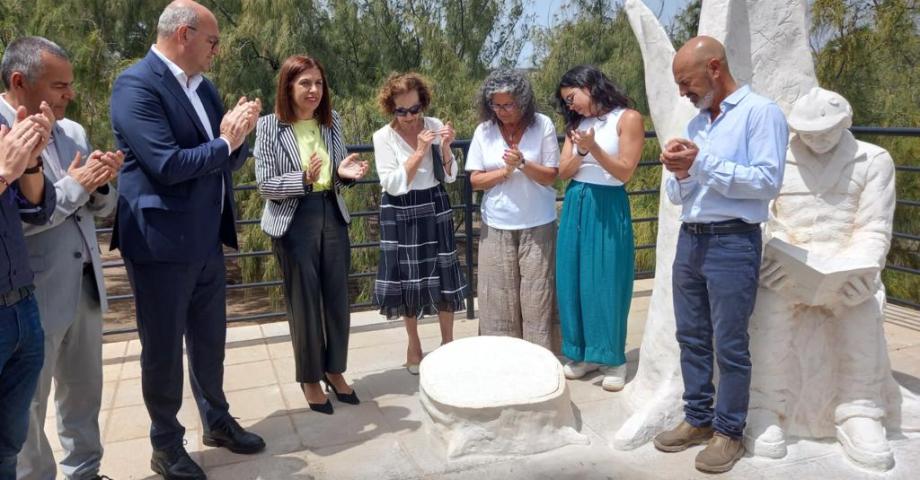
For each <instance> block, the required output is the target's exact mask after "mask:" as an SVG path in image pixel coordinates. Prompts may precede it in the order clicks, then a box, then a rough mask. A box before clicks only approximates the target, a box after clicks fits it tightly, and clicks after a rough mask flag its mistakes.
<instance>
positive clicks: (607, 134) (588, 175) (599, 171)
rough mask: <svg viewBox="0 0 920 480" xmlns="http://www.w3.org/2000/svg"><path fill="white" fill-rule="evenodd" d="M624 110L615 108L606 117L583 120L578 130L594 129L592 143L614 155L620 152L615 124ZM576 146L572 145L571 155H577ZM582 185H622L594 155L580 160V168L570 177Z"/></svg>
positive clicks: (618, 136)
mask: <svg viewBox="0 0 920 480" xmlns="http://www.w3.org/2000/svg"><path fill="white" fill-rule="evenodd" d="M625 111H626V109H624V108H617V109H615V110H613V111H611V112H610V113H608V114H606V115H602V116H599V117H591V118H583V119H581V123H579V124H578V130H589V129H591V128H593V129H594V141H595V142H597V144H598V145H599V146H600V147H601V148H602V149H604V151H605V152H607V153H609V154H611V155H616V154H617V153H619V151H620V135H619V134H618V133H617V124H618V123H619V122H620V116H621V115H623V112H625ZM577 148H578V146H577V145H572V153H574V154H575V155H578V152H577V150H576V149H577ZM572 178H573V179H574V180H578V181H579V182H583V183H593V184H597V185H612V186H619V185H623V182H621V181H619V180H618V179H617V178H616V177H614V176H613V175H611V174H610V172H608V171H607V170H605V169H604V167H602V166H601V165H600V164H599V163H597V159H596V158H594V155H591V154H590V153H589V154H588V155H587V156H585V157H584V158H582V159H581V166H579V167H578V172H576V173H575V176H574V177H572Z"/></svg>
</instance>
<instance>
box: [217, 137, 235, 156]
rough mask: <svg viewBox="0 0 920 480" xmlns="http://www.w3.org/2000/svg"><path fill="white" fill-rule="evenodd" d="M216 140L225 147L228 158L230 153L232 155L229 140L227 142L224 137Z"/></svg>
mask: <svg viewBox="0 0 920 480" xmlns="http://www.w3.org/2000/svg"><path fill="white" fill-rule="evenodd" d="M217 138H218V139H219V140H220V141H222V142H224V144H225V145H227V155H228V156H229V155H230V154H231V153H233V149H232V148H230V140H227V139H226V138H224V137H217Z"/></svg>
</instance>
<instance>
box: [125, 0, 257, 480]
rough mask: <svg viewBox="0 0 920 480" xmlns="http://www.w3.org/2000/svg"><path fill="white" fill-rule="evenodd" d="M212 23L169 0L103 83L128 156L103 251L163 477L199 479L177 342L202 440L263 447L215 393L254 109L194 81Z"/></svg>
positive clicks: (207, 55)
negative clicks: (110, 82)
mask: <svg viewBox="0 0 920 480" xmlns="http://www.w3.org/2000/svg"><path fill="white" fill-rule="evenodd" d="M218 43H219V30H218V26H217V19H216V18H215V17H214V14H212V13H211V12H210V11H209V10H208V9H206V8H205V7H203V6H201V5H199V4H197V3H195V2H192V1H188V0H178V1H175V2H172V3H170V4H169V5H168V6H167V7H166V9H164V10H163V13H162V15H161V16H160V19H159V22H158V24H157V42H156V44H155V45H154V46H152V47H151V49H150V52H149V53H148V54H147V56H146V57H145V58H144V59H143V60H141V61H139V62H137V63H136V64H134V65H132V66H131V67H130V68H128V69H127V70H125V71H124V72H123V73H122V74H121V75H120V76H119V77H118V79H117V80H116V81H115V85H114V87H113V90H112V100H111V110H112V111H111V117H112V129H113V131H114V133H115V140H116V142H117V144H118V148H119V149H121V151H122V152H124V153H125V163H124V167H123V169H122V171H121V173H120V174H119V177H118V187H119V191H120V198H119V200H118V207H117V211H116V218H115V228H114V231H113V234H112V248H118V249H120V250H121V254H122V257H123V258H124V259H125V266H126V268H127V271H128V278H129V280H130V282H131V288H132V289H133V291H134V298H135V306H136V308H137V326H138V331H139V335H140V340H141V345H142V347H143V349H142V352H141V381H142V391H143V395H144V403H145V404H146V406H147V411H148V412H149V414H150V419H151V428H150V440H151V443H152V444H153V458H152V460H151V468H152V469H153V470H154V471H155V472H157V473H159V474H161V475H163V476H164V477H166V478H167V479H172V478H176V479H187V478H194V479H197V478H206V477H205V474H204V472H203V471H202V470H201V468H200V467H199V466H198V465H197V464H195V462H194V461H193V460H192V459H191V457H189V455H188V452H186V450H185V448H184V447H183V435H184V433H185V429H184V427H183V426H182V425H181V424H180V423H179V422H178V420H177V419H176V414H177V413H178V411H179V408H180V406H181V404H182V381H183V374H182V337H183V335H184V336H185V344H186V350H187V352H188V364H189V377H190V383H191V387H192V393H193V395H194V398H195V401H196V403H197V404H198V409H199V413H200V415H201V422H202V427H203V431H204V435H203V439H202V440H203V443H204V444H205V445H209V446H219V447H226V448H228V449H229V450H231V451H233V452H235V453H256V452H259V451H261V450H262V449H264V448H265V442H264V441H263V440H262V439H261V438H260V437H258V436H257V435H255V434H252V433H249V432H246V431H245V430H243V428H242V427H241V426H240V425H239V424H238V423H237V422H236V421H235V420H234V419H233V417H231V416H230V413H229V406H228V404H227V400H226V397H225V396H224V392H223V361H224V343H225V339H226V304H225V299H226V285H225V281H226V280H225V267H224V256H223V252H222V248H223V247H222V244H223V245H227V246H230V247H233V248H237V240H236V230H235V225H234V214H233V195H232V178H231V172H232V170H236V169H238V168H240V167H241V166H242V164H243V162H244V161H245V160H246V158H247V154H248V150H247V148H246V145H245V144H244V140H245V138H246V136H247V135H248V134H249V133H250V132H251V131H252V130H253V128H254V127H255V122H256V120H257V119H258V115H259V111H260V110H261V104H260V103H259V101H258V100H256V101H247V100H246V98H245V97H243V98H241V99H240V101H239V102H238V103H237V105H236V106H235V107H234V108H233V109H232V110H230V111H229V112H227V113H226V114H224V113H223V112H224V108H223V104H222V102H221V100H220V97H219V95H218V93H217V89H216V88H215V87H214V85H213V84H212V83H211V82H210V81H209V80H208V79H206V78H204V77H203V76H202V73H203V72H206V71H207V70H208V69H209V68H210V66H211V61H212V59H213V58H214V56H215V55H216V54H217V50H218Z"/></svg>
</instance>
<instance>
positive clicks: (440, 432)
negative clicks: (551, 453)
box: [419, 336, 588, 460]
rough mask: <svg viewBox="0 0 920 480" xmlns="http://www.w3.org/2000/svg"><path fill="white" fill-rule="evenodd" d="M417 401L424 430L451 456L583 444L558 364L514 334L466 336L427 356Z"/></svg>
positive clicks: (528, 451) (516, 452) (520, 452)
mask: <svg viewBox="0 0 920 480" xmlns="http://www.w3.org/2000/svg"><path fill="white" fill-rule="evenodd" d="M419 398H420V401H421V404H422V408H423V409H424V410H425V412H426V413H427V414H428V415H427V416H426V418H425V423H426V427H427V429H428V432H429V433H430V434H431V435H432V436H433V437H435V438H437V439H438V440H440V442H441V443H443V445H444V446H445V447H446V454H447V458H448V459H449V460H457V459H459V458H461V457H466V456H481V455H485V456H504V455H527V454H533V453H538V452H545V451H548V450H552V449H555V448H559V447H563V446H565V445H572V444H581V445H584V444H587V443H588V438H587V437H586V436H584V435H582V434H580V433H579V432H578V430H577V428H576V425H575V415H574V412H573V411H572V403H571V400H570V398H569V391H568V389H567V387H566V382H565V376H564V375H563V373H562V365H561V364H560V363H559V361H558V360H557V359H556V357H555V356H554V355H553V354H552V353H551V352H550V351H549V350H546V349H545V348H543V347H539V346H537V345H534V344H532V343H530V342H526V341H524V340H520V339H517V338H509V337H489V336H483V337H472V338H465V339H462V340H457V341H455V342H452V343H449V344H447V345H445V346H443V347H441V348H438V349H437V350H435V351H434V352H432V353H430V354H428V355H427V356H426V357H425V359H424V360H423V361H422V364H421V366H420V378H419Z"/></svg>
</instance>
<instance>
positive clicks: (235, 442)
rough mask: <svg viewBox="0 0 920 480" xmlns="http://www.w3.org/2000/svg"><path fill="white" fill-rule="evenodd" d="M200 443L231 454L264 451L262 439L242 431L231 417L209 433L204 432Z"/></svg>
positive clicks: (213, 427) (212, 428) (215, 426)
mask: <svg viewBox="0 0 920 480" xmlns="http://www.w3.org/2000/svg"><path fill="white" fill-rule="evenodd" d="M201 441H202V443H204V444H205V445H207V446H209V447H224V448H226V449H227V450H230V451H231V452H233V453H241V454H244V455H248V454H251V453H259V452H261V451H262V450H265V440H262V437H260V436H258V435H256V434H254V433H250V432H247V431H246V430H243V427H241V426H240V424H239V423H236V420H235V419H234V418H233V417H227V418H226V419H224V420H222V421H221V422H220V423H218V424H217V425H214V426H212V427H211V431H209V432H205V434H204V435H203V436H202V437H201Z"/></svg>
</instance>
